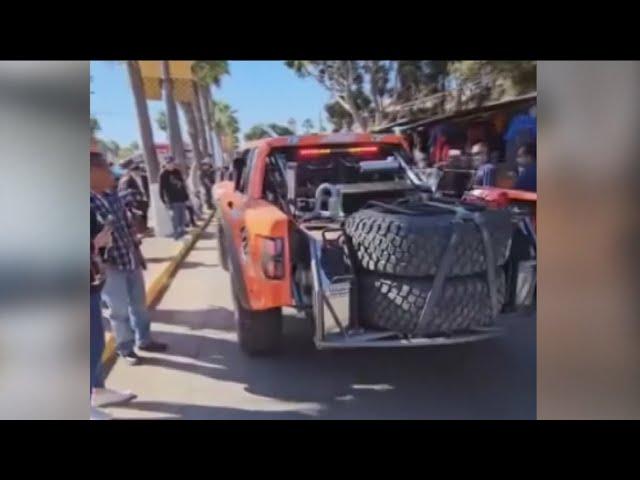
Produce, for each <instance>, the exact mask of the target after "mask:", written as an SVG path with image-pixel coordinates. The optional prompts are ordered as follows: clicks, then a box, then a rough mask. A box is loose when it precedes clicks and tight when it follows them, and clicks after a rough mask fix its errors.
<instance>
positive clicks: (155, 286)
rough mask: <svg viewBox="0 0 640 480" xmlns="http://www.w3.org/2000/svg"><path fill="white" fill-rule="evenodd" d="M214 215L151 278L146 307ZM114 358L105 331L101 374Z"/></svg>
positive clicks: (112, 345) (155, 300) (110, 338)
mask: <svg viewBox="0 0 640 480" xmlns="http://www.w3.org/2000/svg"><path fill="white" fill-rule="evenodd" d="M214 216H215V211H214V212H211V213H210V214H209V216H208V217H207V218H206V219H205V221H204V223H203V224H202V225H201V226H199V227H198V229H197V230H196V231H195V232H194V233H193V235H192V236H191V238H190V239H189V241H188V242H186V243H185V244H184V245H183V246H182V248H181V249H180V251H178V253H177V254H176V256H175V257H174V258H173V260H171V261H170V262H169V264H168V265H167V266H166V267H165V268H164V269H162V271H161V272H160V274H159V275H158V276H157V277H156V278H155V279H153V281H152V282H151V284H150V285H149V286H148V287H147V308H149V309H151V308H153V307H155V306H156V305H157V304H158V301H160V298H162V295H163V294H164V292H166V290H167V288H168V287H169V285H170V284H171V280H172V279H173V276H174V275H175V273H176V271H177V270H178V267H179V266H180V265H181V264H182V262H183V261H184V259H185V258H186V256H187V255H188V254H189V252H191V249H192V248H193V246H194V245H195V244H196V242H197V241H198V240H200V237H201V236H202V233H203V232H204V231H205V229H206V228H207V227H208V226H209V224H210V223H211V221H212V220H213V217H214ZM115 359H116V342H115V338H114V336H113V334H112V333H111V332H107V333H106V338H105V345H104V352H103V353H102V371H103V375H104V376H105V377H106V376H107V374H108V373H109V370H111V367H112V366H113V364H114V363H115Z"/></svg>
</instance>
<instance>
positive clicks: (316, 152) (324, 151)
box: [298, 145, 379, 157]
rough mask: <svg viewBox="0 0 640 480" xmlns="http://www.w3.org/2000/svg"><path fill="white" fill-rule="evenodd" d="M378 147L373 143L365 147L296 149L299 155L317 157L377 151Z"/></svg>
mask: <svg viewBox="0 0 640 480" xmlns="http://www.w3.org/2000/svg"><path fill="white" fill-rule="evenodd" d="M378 150H379V148H378V147H377V146H375V145H372V146H366V147H348V148H303V149H301V150H298V155H300V156H301V157H318V156H320V155H328V154H330V153H345V152H346V153H352V154H358V153H360V154H367V153H377V152H378Z"/></svg>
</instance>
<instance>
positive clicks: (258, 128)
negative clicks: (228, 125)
mask: <svg viewBox="0 0 640 480" xmlns="http://www.w3.org/2000/svg"><path fill="white" fill-rule="evenodd" d="M272 132H273V133H274V134H275V135H277V136H288V135H294V133H293V131H292V130H291V129H289V127H287V126H285V125H279V124H277V123H269V124H266V125H265V124H262V123H260V124H257V125H254V126H253V127H251V128H250V129H249V130H247V131H246V133H245V134H244V139H245V140H246V141H251V140H259V139H260V138H269V137H271V136H273V135H272Z"/></svg>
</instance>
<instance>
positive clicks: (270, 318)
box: [233, 293, 282, 356]
mask: <svg viewBox="0 0 640 480" xmlns="http://www.w3.org/2000/svg"><path fill="white" fill-rule="evenodd" d="M233 295H234V297H235V295H236V294H235V293H234V294H233ZM234 300H235V302H234V303H235V307H236V308H235V317H236V328H237V331H238V343H239V345H240V348H241V349H242V351H243V352H245V353H247V354H248V355H251V356H257V355H271V354H274V353H277V352H278V351H279V350H280V345H281V340H282V309H280V308H271V309H269V310H260V311H257V310H247V309H246V308H244V307H243V306H242V305H241V304H240V302H239V301H238V300H237V298H234Z"/></svg>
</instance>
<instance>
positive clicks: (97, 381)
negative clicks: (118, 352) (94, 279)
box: [89, 292, 104, 394]
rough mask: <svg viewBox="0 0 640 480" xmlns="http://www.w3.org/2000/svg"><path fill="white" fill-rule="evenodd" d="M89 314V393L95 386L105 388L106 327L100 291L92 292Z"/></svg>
mask: <svg viewBox="0 0 640 480" xmlns="http://www.w3.org/2000/svg"><path fill="white" fill-rule="evenodd" d="M89 316H90V318H91V323H90V325H89V361H90V366H89V372H90V374H91V378H90V383H89V394H91V390H92V389H94V388H104V377H103V375H102V352H103V351H104V327H103V325H102V308H100V293H99V292H96V293H92V294H91V296H90V310H89Z"/></svg>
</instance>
